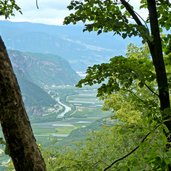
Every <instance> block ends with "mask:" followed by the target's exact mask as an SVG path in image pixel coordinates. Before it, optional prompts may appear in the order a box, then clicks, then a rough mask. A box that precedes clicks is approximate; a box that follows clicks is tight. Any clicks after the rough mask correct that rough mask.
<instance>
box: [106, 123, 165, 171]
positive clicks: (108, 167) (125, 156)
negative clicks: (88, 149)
mask: <svg viewBox="0 0 171 171" xmlns="http://www.w3.org/2000/svg"><path fill="white" fill-rule="evenodd" d="M162 124H163V123H160V124H158V125H157V126H156V127H155V128H154V129H153V131H150V132H149V133H148V134H146V135H145V137H144V138H143V139H142V140H141V142H140V144H142V143H143V142H144V141H145V140H146V139H147V137H148V136H149V135H150V134H151V133H152V132H154V131H155V130H156V129H157V128H158V127H159V126H161V125H162ZM140 144H139V145H138V146H137V147H135V148H134V149H133V150H132V151H130V152H129V153H128V154H126V155H124V156H123V157H121V158H119V159H117V160H115V161H114V162H112V163H111V164H110V165H109V166H107V167H106V168H105V169H104V171H106V170H108V169H110V168H111V167H112V166H113V165H114V164H116V163H117V162H119V161H121V160H123V159H125V158H127V157H128V156H130V155H131V154H132V153H134V152H135V151H136V150H137V149H138V148H139V147H140Z"/></svg>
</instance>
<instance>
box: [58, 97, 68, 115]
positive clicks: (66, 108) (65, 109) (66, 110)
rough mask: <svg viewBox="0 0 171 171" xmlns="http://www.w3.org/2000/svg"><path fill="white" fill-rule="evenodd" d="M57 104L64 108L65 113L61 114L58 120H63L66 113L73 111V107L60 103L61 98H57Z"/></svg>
mask: <svg viewBox="0 0 171 171" xmlns="http://www.w3.org/2000/svg"><path fill="white" fill-rule="evenodd" d="M55 100H56V102H58V103H59V104H60V105H61V106H63V107H64V111H63V112H62V113H60V114H59V115H58V116H57V117H56V118H63V117H64V116H65V114H66V113H68V112H69V111H71V107H69V106H67V105H65V104H64V103H62V102H61V101H60V98H59V97H57V98H56V99H55Z"/></svg>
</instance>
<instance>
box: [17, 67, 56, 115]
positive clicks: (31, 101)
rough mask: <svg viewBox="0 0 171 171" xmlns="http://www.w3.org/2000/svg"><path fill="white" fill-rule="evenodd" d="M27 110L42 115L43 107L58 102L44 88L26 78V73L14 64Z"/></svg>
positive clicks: (32, 113) (31, 113)
mask: <svg viewBox="0 0 171 171" xmlns="http://www.w3.org/2000/svg"><path fill="white" fill-rule="evenodd" d="M14 71H15V74H16V76H17V80H18V83H19V85H20V89H21V92H22V97H23V101H24V104H25V106H26V110H27V112H28V113H29V114H30V115H42V114H43V108H46V107H50V106H53V105H54V104H55V103H56V102H55V100H53V99H52V98H51V97H50V95H48V94H47V93H46V92H45V91H44V90H43V89H42V88H40V87H39V86H37V85H36V84H34V83H32V82H30V81H28V80H27V79H26V75H25V73H23V71H22V70H20V69H19V68H17V67H16V66H14Z"/></svg>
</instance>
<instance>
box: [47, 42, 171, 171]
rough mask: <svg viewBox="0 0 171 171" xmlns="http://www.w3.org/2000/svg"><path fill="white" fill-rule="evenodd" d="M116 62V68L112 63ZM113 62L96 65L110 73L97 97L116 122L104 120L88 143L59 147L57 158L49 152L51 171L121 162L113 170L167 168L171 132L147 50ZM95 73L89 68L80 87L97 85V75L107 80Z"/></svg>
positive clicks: (132, 49)
mask: <svg viewBox="0 0 171 171" xmlns="http://www.w3.org/2000/svg"><path fill="white" fill-rule="evenodd" d="M165 59H166V60H167V61H168V62H167V68H168V70H169V69H170V66H171V62H170V61H169V60H168V57H165ZM112 60H115V63H112V64H111V62H112ZM112 60H111V61H110V62H109V63H107V64H101V65H98V67H99V68H101V67H102V68H103V67H104V65H106V68H105V69H104V71H105V72H107V71H108V69H110V70H109V71H110V72H107V73H108V75H107V76H108V77H107V78H108V82H107V80H105V84H104V85H105V86H103V87H104V89H101V88H100V89H99V93H98V94H99V95H100V96H101V97H102V98H103V99H104V107H103V110H110V111H112V113H113V115H112V117H111V118H106V119H104V121H103V122H104V124H103V126H102V127H101V129H100V130H98V131H93V132H92V133H90V135H89V136H88V138H87V139H86V141H85V142H75V146H65V147H63V148H62V150H61V147H60V150H59V149H58V150H57V152H56V153H54V152H49V154H48V155H47V157H48V160H47V166H48V169H49V170H71V171H72V170H73V171H74V170H80V171H82V170H85V171H88V170H90V171H92V170H104V169H105V168H107V167H108V166H110V165H111V163H112V162H114V161H116V160H117V159H119V160H118V161H117V162H116V163H115V164H112V165H111V170H118V171H119V170H133V171H142V170H144V171H145V170H146V171H147V170H148V171H154V170H155V171H157V170H158V171H159V170H162V171H164V170H167V169H168V164H169V163H170V162H171V158H170V155H171V150H170V149H169V150H166V143H167V138H166V136H165V134H164V132H163V130H165V131H166V132H167V131H168V130H167V128H166V126H165V125H164V122H163V119H162V114H161V112H160V109H159V107H158V95H157V93H156V87H155V76H154V67H153V65H152V61H151V59H150V57H149V51H148V48H147V46H144V47H137V46H135V45H133V44H130V45H129V46H128V49H127V53H126V57H116V58H112ZM116 61H119V62H120V63H119V64H118V62H116ZM134 61H135V62H134ZM96 67H97V65H96ZM111 67H112V68H111ZM91 69H94V67H92V68H89V69H88V74H87V77H86V78H85V79H83V80H81V81H80V82H79V84H80V83H81V84H83V83H87V82H88V80H89V79H90V78H91V79H90V80H92V81H93V79H92V78H94V79H95V81H97V82H98V79H97V76H95V77H94V75H96V74H97V75H102V76H103V75H104V74H103V73H104V72H102V71H101V72H99V69H97V70H93V73H94V75H92V74H90V73H89V72H90V70H91ZM112 69H113V70H114V71H115V72H112ZM121 72H122V74H120V77H119V74H118V73H121ZM111 73H113V75H112V74H111ZM115 74H116V76H115ZM88 78H89V79H88ZM110 79H112V80H114V79H115V80H116V83H115V84H117V86H113V85H112V86H111V85H109V82H110ZM130 80H132V81H130ZM144 80H146V81H144ZM112 82H113V81H112ZM124 83H125V84H124ZM108 87H112V92H115V93H111V89H110V90H108V89H107V88H108ZM107 90H108V91H107ZM127 155H128V156H127ZM49 156H50V157H49Z"/></svg>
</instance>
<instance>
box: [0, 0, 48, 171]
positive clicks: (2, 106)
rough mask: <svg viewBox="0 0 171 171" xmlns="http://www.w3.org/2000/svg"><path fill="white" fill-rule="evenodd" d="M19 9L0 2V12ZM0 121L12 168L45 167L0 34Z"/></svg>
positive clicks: (7, 0)
mask: <svg viewBox="0 0 171 171" xmlns="http://www.w3.org/2000/svg"><path fill="white" fill-rule="evenodd" d="M14 10H17V11H20V8H19V7H18V6H17V5H16V4H15V1H14V0H5V1H1V2H0V15H4V16H5V18H8V17H9V16H10V15H14V14H13V11H14ZM0 80H1V81H0V121H1V126H2V131H3V134H4V137H5V140H6V146H7V149H8V152H9V155H10V157H11V158H12V161H13V164H14V167H15V169H16V171H23V170H27V171H43V170H46V167H45V163H44V160H43V158H42V155H41V153H40V150H39V148H38V146H37V144H36V140H35V138H34V135H33V131H32V129H31V125H30V122H29V119H28V116H27V113H26V111H25V108H24V104H23V101H22V97H21V92H20V88H19V86H18V82H17V79H16V77H15V74H14V71H13V69H12V65H11V62H10V59H9V57H8V54H7V51H6V48H5V45H4V43H3V41H2V39H1V38H0Z"/></svg>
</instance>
